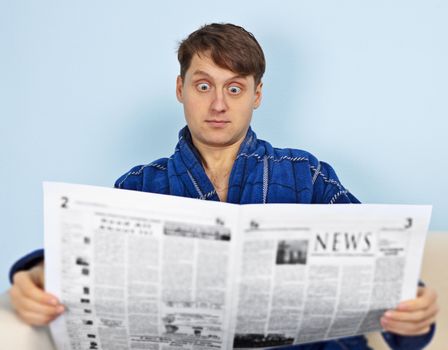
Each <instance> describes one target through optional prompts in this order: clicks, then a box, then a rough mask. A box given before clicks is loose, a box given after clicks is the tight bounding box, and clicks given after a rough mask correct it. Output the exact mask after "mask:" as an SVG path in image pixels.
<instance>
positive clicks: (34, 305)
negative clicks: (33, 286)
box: [9, 287, 65, 316]
mask: <svg viewBox="0 0 448 350" xmlns="http://www.w3.org/2000/svg"><path fill="white" fill-rule="evenodd" d="M9 294H10V297H11V298H10V300H11V304H12V306H13V307H14V309H15V310H16V311H17V312H19V313H20V312H25V311H27V312H34V313H38V314H42V315H48V316H57V315H59V314H61V313H63V312H64V310H65V308H64V307H63V306H62V305H57V306H50V305H47V304H42V303H39V302H36V301H35V300H32V299H29V298H27V297H26V296H24V295H23V294H22V292H21V291H20V289H18V288H17V287H12V288H11V289H10V290H9Z"/></svg>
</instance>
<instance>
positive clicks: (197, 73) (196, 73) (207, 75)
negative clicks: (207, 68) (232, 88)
mask: <svg viewBox="0 0 448 350" xmlns="http://www.w3.org/2000/svg"><path fill="white" fill-rule="evenodd" d="M195 75H205V76H206V77H208V78H210V79H212V80H213V77H212V76H211V75H210V74H208V73H207V72H204V71H203V70H200V69H198V70H195V71H194V72H193V76H195ZM245 78H246V77H245V76H243V75H241V74H237V75H235V76H233V77H230V78H229V79H226V81H229V80H234V79H245Z"/></svg>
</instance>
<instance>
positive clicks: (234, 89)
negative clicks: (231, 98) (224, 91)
mask: <svg viewBox="0 0 448 350" xmlns="http://www.w3.org/2000/svg"><path fill="white" fill-rule="evenodd" d="M228 90H229V92H230V93H231V94H232V95H238V94H239V93H240V92H241V88H240V87H239V86H235V85H231V86H229V88H228Z"/></svg>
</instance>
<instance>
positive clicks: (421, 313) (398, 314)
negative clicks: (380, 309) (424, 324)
mask: <svg viewBox="0 0 448 350" xmlns="http://www.w3.org/2000/svg"><path fill="white" fill-rule="evenodd" d="M438 312H439V306H438V305H437V303H433V304H431V305H430V306H429V307H428V308H427V309H421V310H416V311H397V310H389V311H387V312H386V313H385V314H384V317H386V318H388V319H391V320H394V321H403V322H419V321H422V320H425V319H427V318H430V317H434V316H435V315H437V313H438Z"/></svg>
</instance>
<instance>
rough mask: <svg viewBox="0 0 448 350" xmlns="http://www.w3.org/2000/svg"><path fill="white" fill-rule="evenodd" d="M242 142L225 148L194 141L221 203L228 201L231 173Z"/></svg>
mask: <svg viewBox="0 0 448 350" xmlns="http://www.w3.org/2000/svg"><path fill="white" fill-rule="evenodd" d="M242 141H243V140H241V141H240V142H238V143H235V144H233V145H229V146H224V147H212V146H208V145H203V144H200V143H198V142H194V141H193V143H194V145H195V147H196V149H197V150H198V151H199V153H200V155H201V161H202V165H203V166H204V170H205V173H206V174H207V176H208V178H209V179H210V181H211V182H212V184H213V186H214V187H215V190H216V191H217V192H218V196H219V198H220V200H221V201H226V200H227V190H228V187H229V177H230V172H231V171H232V167H233V163H234V162H235V158H236V155H237V153H238V150H239V148H240V145H241V143H242Z"/></svg>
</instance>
